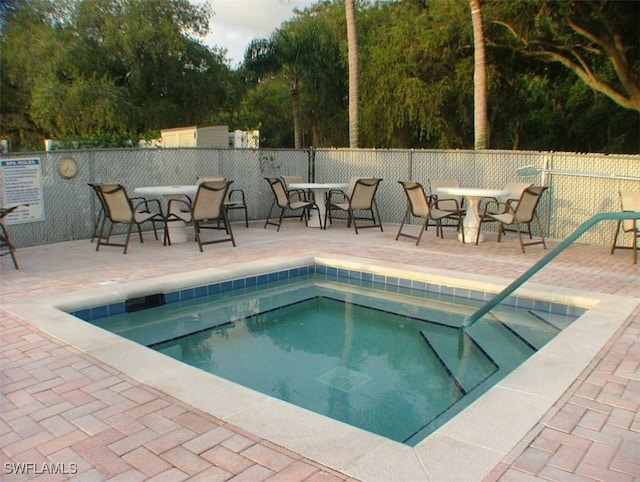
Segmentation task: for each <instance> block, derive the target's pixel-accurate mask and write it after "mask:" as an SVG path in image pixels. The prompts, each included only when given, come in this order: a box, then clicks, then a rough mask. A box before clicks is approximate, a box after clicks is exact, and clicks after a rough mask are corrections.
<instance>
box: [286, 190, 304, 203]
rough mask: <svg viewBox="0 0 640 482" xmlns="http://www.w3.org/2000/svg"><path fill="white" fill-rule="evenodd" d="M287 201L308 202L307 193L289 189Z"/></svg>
mask: <svg viewBox="0 0 640 482" xmlns="http://www.w3.org/2000/svg"><path fill="white" fill-rule="evenodd" d="M296 196H297V199H296ZM287 199H288V200H289V201H291V200H292V199H293V200H296V201H308V199H307V192H306V191H305V190H304V189H289V190H287Z"/></svg>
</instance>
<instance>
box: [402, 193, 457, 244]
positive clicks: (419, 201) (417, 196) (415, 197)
mask: <svg viewBox="0 0 640 482" xmlns="http://www.w3.org/2000/svg"><path fill="white" fill-rule="evenodd" d="M398 182H399V183H400V185H401V186H402V188H403V190H404V193H405V194H406V196H407V211H406V213H405V215H404V217H403V218H402V223H401V224H400V229H399V230H398V235H397V236H396V241H397V240H398V238H400V236H404V237H406V238H411V239H415V240H416V246H418V244H420V240H421V239H422V235H423V234H424V232H425V231H426V229H427V223H429V221H430V220H432V221H434V222H435V223H436V236H440V237H441V238H444V236H443V233H442V223H441V221H442V220H443V219H446V218H449V217H450V216H452V214H451V213H450V212H448V211H441V210H439V209H435V208H433V207H432V206H431V205H430V204H429V199H428V198H427V195H426V193H425V192H424V188H423V187H422V184H420V183H419V182H415V181H398ZM409 216H413V217H414V218H418V219H422V220H423V222H422V226H421V228H420V232H419V233H418V234H417V235H414V234H407V233H406V232H405V233H403V232H402V230H403V228H404V227H405V224H406V222H407V220H408V219H409ZM463 241H464V240H463Z"/></svg>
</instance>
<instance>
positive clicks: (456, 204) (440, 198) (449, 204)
mask: <svg viewBox="0 0 640 482" xmlns="http://www.w3.org/2000/svg"><path fill="white" fill-rule="evenodd" d="M441 187H460V182H459V181H457V180H455V179H430V180H429V192H430V196H429V204H430V205H431V207H432V208H434V209H438V210H439V211H445V212H448V213H449V216H447V217H446V219H450V220H452V221H454V223H453V224H450V223H442V222H441V223H440V234H442V228H443V227H455V228H456V230H457V231H458V232H463V235H464V229H462V221H463V219H464V215H465V213H466V210H465V208H464V205H463V203H464V201H463V198H462V196H452V195H449V194H438V192H437V191H438V188H441ZM443 219H445V218H443ZM429 226H436V228H437V227H438V223H437V222H435V221H433V222H429V223H427V226H426V227H425V229H428V228H429ZM441 237H442V236H441Z"/></svg>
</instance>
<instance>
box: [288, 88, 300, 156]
mask: <svg viewBox="0 0 640 482" xmlns="http://www.w3.org/2000/svg"><path fill="white" fill-rule="evenodd" d="M290 92H291V105H292V106H293V139H294V146H295V148H296V149H302V148H303V146H302V120H301V118H302V107H301V106H300V91H299V90H298V79H297V78H293V79H291V89H290Z"/></svg>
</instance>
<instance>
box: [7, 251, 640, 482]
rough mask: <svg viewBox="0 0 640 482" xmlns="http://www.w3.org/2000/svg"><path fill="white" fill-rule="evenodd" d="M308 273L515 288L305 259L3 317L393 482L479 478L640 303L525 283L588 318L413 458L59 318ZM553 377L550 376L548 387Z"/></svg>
mask: <svg viewBox="0 0 640 482" xmlns="http://www.w3.org/2000/svg"><path fill="white" fill-rule="evenodd" d="M313 263H321V264H329V265H331V266H337V267H343V268H347V269H360V270H366V271H374V272H375V271H377V272H381V273H384V274H386V275H389V276H399V277H410V278H413V279H420V280H426V281H429V282H431V283H440V284H447V285H451V286H459V287H461V288H466V289H477V290H481V291H489V292H498V291H499V290H500V289H501V288H503V287H505V286H506V285H507V284H509V282H510V280H504V279H499V278H492V277H486V276H476V275H473V274H466V275H464V276H463V275H461V274H459V273H451V272H448V271H444V270H436V269H430V268H427V267H420V266H409V265H401V264H397V263H392V262H381V261H372V260H369V259H357V258H353V257H340V256H335V255H323V254H309V255H304V256H295V257H292V256H287V257H276V258H268V259H265V260H261V261H259V262H251V263H246V264H242V265H236V266H234V267H232V268H228V267H225V268H209V269H203V270H198V271H192V272H186V273H177V274H175V275H167V276H161V277H157V278H149V279H145V280H140V281H135V282H124V283H112V284H105V285H104V286H103V287H102V288H99V289H92V290H83V291H77V292H73V293H68V294H63V295H56V296H51V297H43V298H40V299H38V300H36V301H29V303H26V302H22V303H10V304H7V305H5V308H6V309H7V310H8V311H11V312H12V313H14V314H15V315H16V316H19V317H20V318H22V319H24V320H25V321H27V322H29V323H31V324H32V325H34V326H36V327H38V328H41V329H42V330H44V331H46V332H48V333H50V334H52V335H53V336H55V337H56V338H58V339H60V340H62V341H64V342H66V343H68V344H70V345H72V346H74V347H76V348H77V349H79V350H81V351H83V352H85V353H87V354H89V355H91V356H93V357H95V358H96V359H98V360H100V361H102V362H104V363H106V364H108V365H110V366H112V367H114V368H116V369H118V370H120V371H121V372H122V373H124V374H125V375H128V376H130V377H131V378H133V379H136V380H138V381H140V382H143V383H145V384H148V385H150V386H152V387H155V388H157V389H159V390H161V391H163V392H164V393H167V394H168V395H170V396H173V397H174V398H176V399H179V400H182V401H184V402H185V403H187V404H189V405H191V406H194V407H196V408H198V409H200V410H203V411H205V412H208V413H210V414H212V415H213V416H215V417H218V418H220V419H222V420H224V421H226V422H229V423H231V424H233V425H236V426H238V427H240V428H242V429H244V430H247V431H248V432H250V433H254V434H255V435H258V436H260V437H264V438H266V439H268V440H270V441H272V442H274V443H276V444H279V445H281V446H283V447H286V448H287V449H289V450H292V451H293V452H296V453H299V454H301V455H304V456H306V457H309V458H311V459H314V460H316V461H317V462H320V463H323V464H325V465H327V466H330V467H332V468H335V469H337V470H339V471H341V472H343V473H345V474H347V475H350V476H353V477H356V478H359V479H361V480H367V481H377V480H381V481H386V480H416V479H420V480H425V479H426V480H478V479H481V478H483V477H484V476H485V475H486V474H488V473H489V472H490V471H491V470H492V469H493V468H494V467H495V466H496V465H497V464H498V463H499V462H500V461H501V460H502V459H503V458H504V457H505V455H507V454H508V453H509V452H510V451H511V450H512V449H513V448H514V447H515V446H516V445H517V444H518V443H519V442H520V441H521V440H522V439H523V438H524V436H525V435H526V434H527V433H528V432H529V430H531V428H532V427H534V426H535V424H536V423H537V422H538V421H539V420H540V419H541V417H542V416H543V415H544V414H545V413H546V412H547V411H548V410H549V409H550V408H551V406H552V405H553V404H554V403H555V402H556V400H557V399H558V398H559V397H560V396H561V395H562V394H563V393H564V392H565V391H566V389H567V388H569V386H570V385H571V384H572V383H573V382H574V380H575V379H576V378H578V376H579V375H580V373H581V372H582V371H583V370H584V368H585V367H586V366H587V365H588V364H589V363H590V361H591V360H592V359H593V358H594V357H595V356H596V354H597V353H598V351H599V350H600V349H601V348H602V346H604V344H605V343H606V342H607V340H609V338H610V337H611V336H612V335H613V334H614V333H615V331H616V330H617V329H618V328H619V327H620V326H621V325H622V324H623V323H624V321H625V320H626V319H627V318H628V317H629V316H630V315H631V313H632V312H633V310H634V308H635V307H636V306H638V304H640V299H637V298H629V297H622V296H613V295H605V294H600V293H587V292H583V291H580V292H577V291H575V290H570V289H565V288H558V287H552V288H549V287H545V286H541V285H536V284H534V283H532V282H529V283H527V284H526V285H525V286H523V287H521V288H520V289H519V290H518V295H519V296H535V297H536V298H540V299H543V300H545V301H550V302H556V303H564V304H573V305H577V306H582V307H584V308H588V309H589V311H587V312H586V313H585V314H584V315H582V316H581V317H580V318H579V320H577V321H576V322H574V323H573V324H572V325H571V326H569V327H568V328H567V329H565V330H564V331H563V332H562V333H561V334H560V335H558V336H557V337H556V338H555V339H554V340H552V341H551V342H550V343H549V344H547V345H546V346H545V347H544V348H543V349H542V350H541V351H539V352H538V353H536V354H535V355H534V356H533V357H531V358H530V359H529V360H528V361H527V362H525V363H524V364H523V365H522V366H521V367H519V368H518V369H517V370H515V371H514V372H512V373H511V374H510V375H508V376H507V377H505V378H504V379H503V380H502V381H500V382H499V383H498V384H497V385H496V386H495V387H494V388H492V389H491V390H490V391H489V392H487V393H486V394H485V395H483V396H482V397H480V399H478V400H477V401H476V402H474V403H473V404H472V405H471V406H470V407H468V408H467V409H466V410H464V411H463V412H462V413H460V414H459V415H458V416H456V417H455V418H454V419H452V420H451V421H450V422H448V423H447V424H445V425H444V426H443V427H441V428H440V429H439V430H437V431H436V432H435V433H434V434H432V435H431V436H429V437H428V438H427V439H425V440H424V441H423V442H421V443H419V444H418V445H417V446H415V447H413V448H412V447H409V446H406V445H403V444H401V443H398V442H393V441H391V440H388V439H386V438H384V437H381V436H378V435H375V434H371V433H369V432H366V431H364V430H361V429H357V428H354V427H351V426H349V425H346V424H344V423H341V422H337V421H334V420H332V419H328V418H327V417H324V416H322V415H318V414H315V413H313V412H310V411H308V410H305V409H302V408H299V407H295V406H292V405H290V404H288V403H286V402H282V401H280V400H277V399H272V398H271V397H268V396H266V395H263V394H260V393H257V392H255V391H253V390H250V389H247V388H244V387H240V386H239V385H236V384H234V383H232V382H228V381H226V380H223V379H220V378H218V377H216V376H214V375H210V374H208V373H205V372H202V371H201V370H199V369H196V368H193V367H188V366H185V365H183V364H182V363H180V362H178V361H175V360H173V359H170V358H168V357H166V356H164V355H162V354H160V353H157V352H154V351H153V350H150V349H148V348H145V347H143V346H140V345H137V344H136V343H134V342H131V341H128V340H125V339H123V338H121V337H119V336H117V335H113V334H111V333H109V332H106V331H104V330H102V329H100V328H98V327H95V326H94V325H91V324H89V323H85V322H82V321H81V320H78V319H77V318H75V317H73V316H70V315H68V314H67V313H65V312H62V311H60V310H67V311H73V310H77V309H80V308H85V307H88V306H92V305H93V306H95V305H98V304H107V303H110V302H114V301H117V300H122V299H124V298H127V297H133V296H144V295H148V294H153V293H157V292H159V291H173V290H176V289H180V288H186V287H189V286H199V285H202V284H206V283H210V282H212V281H215V280H225V279H230V278H233V277H238V276H244V275H252V274H256V273H260V272H269V271H274V270H279V269H286V268H290V267H295V266H299V265H302V264H313ZM131 360H135V361H136V362H135V363H131ZM550 372H551V373H553V377H549V376H548V374H549V373H550ZM193 387H198V390H193Z"/></svg>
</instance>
